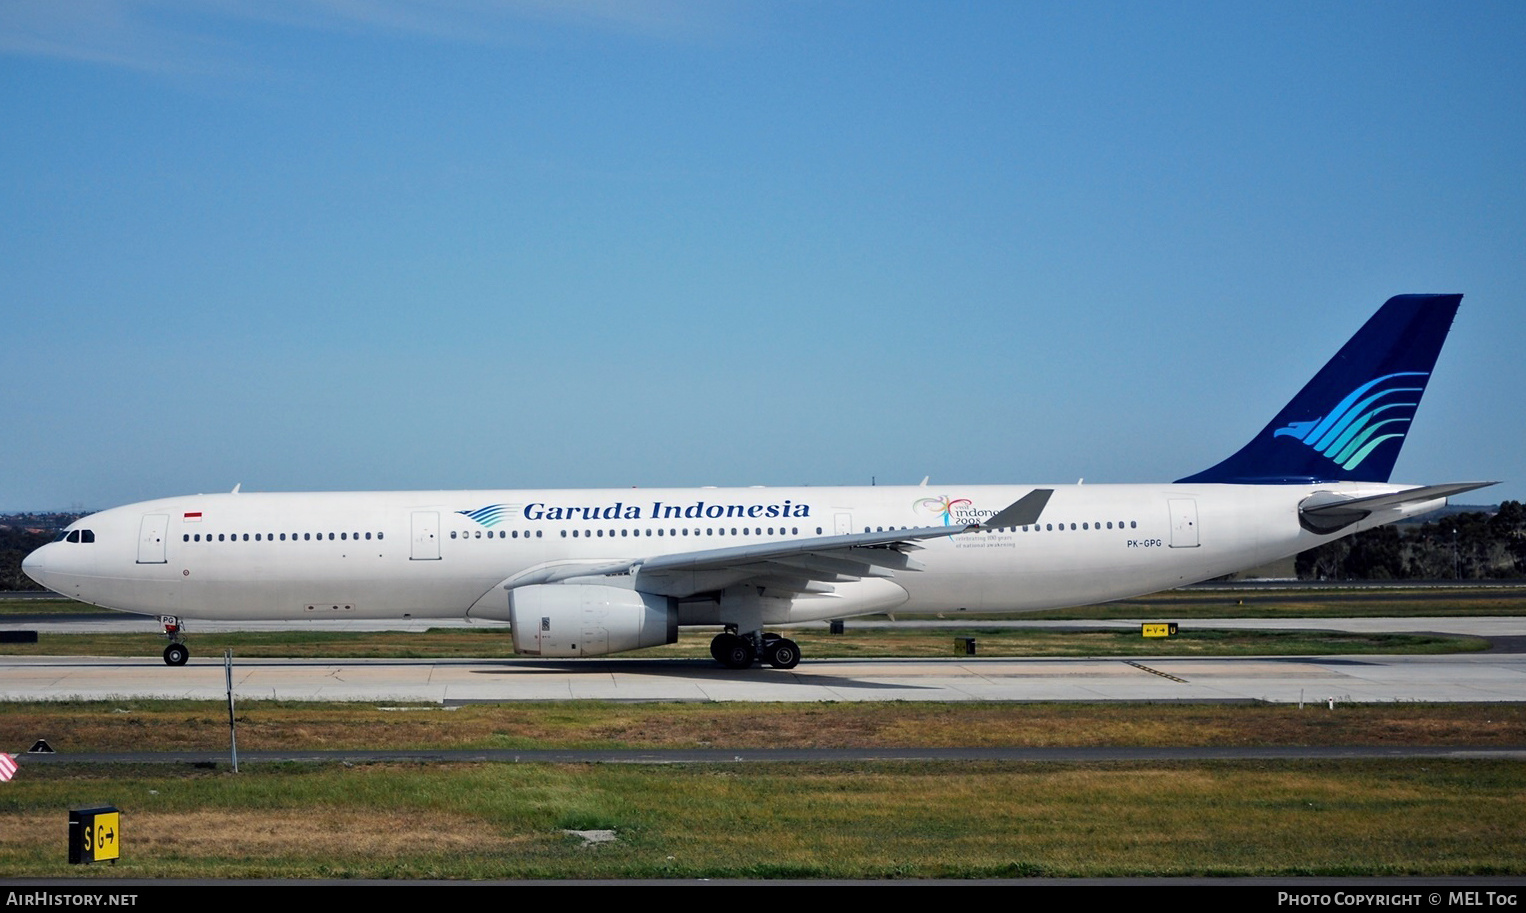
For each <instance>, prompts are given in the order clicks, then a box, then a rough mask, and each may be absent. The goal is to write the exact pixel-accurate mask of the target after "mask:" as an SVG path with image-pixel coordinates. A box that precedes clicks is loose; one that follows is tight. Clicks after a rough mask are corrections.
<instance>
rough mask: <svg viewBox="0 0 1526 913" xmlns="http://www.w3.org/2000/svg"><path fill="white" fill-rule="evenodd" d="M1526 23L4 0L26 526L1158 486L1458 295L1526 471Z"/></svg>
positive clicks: (1254, 15) (1441, 400) (1448, 418)
mask: <svg viewBox="0 0 1526 913" xmlns="http://www.w3.org/2000/svg"><path fill="white" fill-rule="evenodd" d="M1522 47H1526V6H1523V5H1522V4H1519V3H1487V2H1478V3H1468V4H1460V5H1458V4H1441V3H1421V4H1415V3H1399V2H1382V3H1360V2H1353V3H1340V4H1331V3H1276V4H1264V5H1252V4H1241V3H1227V2H1226V3H1169V4H1143V3H1102V2H1096V3H1017V2H1010V3H944V2H939V3H879V2H875V3H869V2H862V3H834V2H820V3H815V2H799V3H753V2H727V0H710V2H699V3H678V2H673V3H667V2H651V3H639V2H629V3H624V2H549V0H547V2H519V3H516V2H490V0H456V2H444V0H441V2H433V3H426V2H412V0H391V2H372V3H365V2H355V3H349V2H344V3H341V2H337V0H335V2H311V3H298V2H280V0H265V2H256V0H219V2H207V0H202V2H192V0H121V2H106V0H95V2H90V0H81V2H77V3H69V4H60V3H53V2H45V0H9V2H7V3H5V4H3V5H0V309H3V314H4V318H5V319H4V323H3V326H4V327H5V353H6V364H7V365H8V367H9V371H8V372H7V374H8V379H9V383H8V384H7V388H8V389H7V393H6V395H5V396H4V397H3V398H0V427H4V428H5V434H4V436H3V438H0V441H3V443H0V509H53V508H65V507H70V506H83V507H89V508H102V507H107V506H112V505H114V504H118V503H123V502H128V501H133V500H139V499H144V498H150V497H159V496H165V495H171V494H183V493H188V492H196V491H218V490H227V489H229V488H232V487H233V485H234V484H235V483H240V482H241V483H243V485H244V488H245V489H246V490H290V489H296V490H321V489H368V488H498V487H502V488H516V487H604V486H608V487H619V486H631V485H636V486H643V487H647V486H656V485H751V484H766V485H796V484H813V485H827V484H859V483H868V482H869V480H870V479H871V477H873V478H876V479H877V480H878V481H879V482H880V483H881V484H894V483H907V484H914V483H916V482H917V481H919V480H920V479H921V478H922V477H923V476H928V475H930V476H931V477H932V479H933V481H934V483H935V484H938V483H943V484H954V483H978V482H1041V481H1043V482H1068V481H1074V480H1075V479H1076V478H1078V477H1085V478H1086V479H1087V481H1089V482H1136V481H1164V480H1169V479H1173V478H1176V477H1179V476H1182V475H1186V474H1189V473H1192V472H1195V471H1197V470H1199V469H1202V468H1205V467H1206V466H1208V465H1211V464H1213V463H1215V462H1217V461H1218V460H1219V459H1221V458H1222V457H1224V456H1226V455H1228V454H1229V453H1230V452H1231V451H1233V450H1234V449H1236V448H1238V447H1239V446H1240V445H1241V444H1242V443H1243V442H1244V441H1245V440H1247V439H1248V438H1249V437H1250V436H1251V435H1252V434H1253V433H1254V432H1256V431H1257V430H1259V429H1260V427H1261V426H1262V425H1263V424H1265V423H1266V422H1267V421H1268V420H1269V419H1270V418H1271V416H1272V415H1273V414H1274V413H1275V412H1276V411H1277V410H1278V409H1279V408H1280V407H1281V406H1282V404H1283V403H1284V402H1285V401H1286V400H1287V399H1288V398H1289V397H1291V395H1292V394H1293V393H1294V392H1295V391H1296V390H1297V389H1298V388H1299V387H1300V386H1301V385H1302V384H1303V383H1304V382H1305V381H1306V380H1307V379H1308V378H1309V377H1310V376H1312V374H1313V372H1314V371H1315V370H1317V369H1318V368H1319V366H1320V365H1321V364H1323V363H1324V361H1325V360H1326V359H1327V358H1328V357H1329V356H1330V355H1331V354H1333V353H1334V351H1335V349H1336V348H1337V347H1338V346H1339V345H1340V344H1341V343H1342V342H1344V341H1345V339H1346V338H1347V337H1348V336H1349V335H1350V334H1351V333H1352V332H1354V331H1355V330H1356V328H1357V327H1358V326H1360V325H1361V323H1362V322H1363V321H1364V320H1365V319H1366V318H1367V317H1368V316H1369V315H1370V314H1371V313H1372V312H1373V311H1374V310H1375V309H1376V308H1377V307H1378V305H1380V304H1381V303H1382V302H1383V301H1384V300H1385V299H1387V298H1388V297H1389V296H1390V295H1393V294H1398V293H1403V292H1454V291H1455V292H1462V293H1464V294H1465V296H1466V297H1465V298H1464V300H1463V304H1462V309H1461V311H1460V312H1459V316H1458V319H1457V322H1456V324H1455V325H1454V329H1453V332H1452V336H1451V338H1450V339H1449V341H1448V343H1447V347H1446V349H1445V350H1444V351H1443V353H1442V357H1441V362H1440V365H1439V367H1438V370H1437V373H1436V376H1435V379H1434V380H1433V381H1432V383H1431V385H1430V389H1429V391H1428V393H1427V395H1426V401H1425V403H1424V405H1423V406H1422V408H1421V410H1420V414H1419V417H1418V419H1417V420H1416V423H1415V426H1414V428H1413V429H1412V432H1411V434H1410V437H1409V440H1408V442H1407V444H1406V447H1405V451H1404V453H1403V455H1402V456H1401V457H1400V459H1399V463H1398V467H1397V470H1396V474H1395V478H1396V480H1403V481H1415V482H1427V483H1429V482H1441V481H1449V480H1460V479H1479V478H1495V479H1504V480H1506V482H1505V484H1503V485H1501V486H1499V487H1497V488H1495V489H1491V490H1489V491H1488V492H1483V493H1480V494H1481V495H1482V496H1483V497H1479V498H1478V500H1486V499H1488V500H1495V499H1499V498H1515V499H1522V498H1526V456H1523V453H1526V422H1523V420H1522V416H1523V409H1522V396H1523V392H1522V391H1526V366H1523V365H1526V359H1523V354H1526V348H1523V343H1526V333H1523V327H1526V312H1523V309H1522V299H1521V290H1522V289H1523V288H1526V283H1523V278H1526V275H1523V273H1526V165H1523V163H1526V64H1523V61H1522V55H1521V53H1520V49H1521V48H1522Z"/></svg>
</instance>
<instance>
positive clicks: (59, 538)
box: [53, 529, 69, 542]
mask: <svg viewBox="0 0 1526 913" xmlns="http://www.w3.org/2000/svg"><path fill="white" fill-rule="evenodd" d="M67 535H69V531H68V530H67V529H61V530H59V531H58V535H56V536H54V537H53V541H54V542H62V541H64V537H65V536H67Z"/></svg>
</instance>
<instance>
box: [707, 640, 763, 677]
mask: <svg viewBox="0 0 1526 913" xmlns="http://www.w3.org/2000/svg"><path fill="white" fill-rule="evenodd" d="M710 655H711V656H713V657H715V661H716V662H718V663H720V664H721V665H723V666H725V667H726V668H728V669H746V668H748V667H749V666H751V665H752V663H753V660H754V659H756V658H757V657H756V656H755V655H754V654H753V652H752V643H751V642H750V641H748V640H747V639H746V638H744V637H738V636H737V635H735V634H717V635H716V636H715V639H714V640H712V641H710Z"/></svg>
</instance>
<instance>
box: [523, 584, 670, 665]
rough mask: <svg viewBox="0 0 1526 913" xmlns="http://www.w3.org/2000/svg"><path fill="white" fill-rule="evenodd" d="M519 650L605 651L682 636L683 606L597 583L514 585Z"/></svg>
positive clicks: (658, 643)
mask: <svg viewBox="0 0 1526 913" xmlns="http://www.w3.org/2000/svg"><path fill="white" fill-rule="evenodd" d="M509 622H510V624H511V625H513V631H514V651H515V652H516V653H528V654H531V655H533V656H604V655H605V654H607V653H620V652H622V651H625V650H637V649H640V648H641V647H657V646H661V645H662V644H671V643H677V641H678V607H677V605H676V604H675V602H674V600H673V599H671V598H669V597H667V596H653V595H651V594H648V593H638V592H636V591H635V590H627V589H621V588H620V587H613V586H598V585H594V584H542V585H539V586H526V587H518V588H515V589H512V590H509Z"/></svg>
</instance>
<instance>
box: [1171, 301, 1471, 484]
mask: <svg viewBox="0 0 1526 913" xmlns="http://www.w3.org/2000/svg"><path fill="white" fill-rule="evenodd" d="M1461 301H1462V296H1461V295H1396V296H1395V297H1393V298H1390V299H1388V303H1387V304H1384V305H1383V307H1381V308H1379V309H1378V312H1377V313H1376V314H1374V315H1373V316H1372V319H1371V320H1369V321H1367V323H1366V324H1365V325H1364V326H1363V327H1362V328H1361V329H1360V330H1358V331H1357V333H1356V335H1355V336H1353V337H1351V341H1350V342H1347V343H1346V345H1345V346H1344V347H1342V348H1341V350H1340V351H1339V352H1337V353H1336V355H1335V357H1334V358H1332V359H1330V361H1329V363H1327V364H1326V365H1325V366H1324V367H1323V368H1321V369H1320V372H1319V373H1318V374H1316V375H1314V379H1313V380H1311V381H1309V383H1308V384H1307V385H1306V386H1305V387H1304V388H1303V389H1302V390H1301V391H1299V393H1298V395H1297V396H1295V397H1293V400H1292V402H1290V403H1288V404H1287V405H1286V406H1284V407H1283V408H1282V411H1281V412H1279V413H1277V417H1276V418H1274V419H1272V422H1271V424H1269V425H1267V426H1266V427H1265V428H1263V429H1261V433H1260V434H1258V435H1256V436H1255V437H1254V438H1252V439H1251V442H1250V443H1249V444H1246V445H1245V446H1244V447H1242V448H1240V451H1239V452H1238V453H1236V454H1235V455H1234V456H1232V457H1230V458H1229V459H1227V460H1225V461H1224V462H1222V463H1220V464H1218V465H1217V466H1214V467H1212V468H1211V469H1205V470H1203V471H1202V472H1200V473H1198V474H1197V475H1191V476H1187V477H1186V478H1185V479H1178V480H1177V481H1178V482H1229V483H1234V484H1239V485H1287V484H1295V483H1301V482H1387V481H1388V476H1389V474H1390V473H1392V472H1393V468H1394V461H1395V460H1396V459H1398V457H1399V447H1400V445H1402V444H1403V443H1404V435H1405V434H1406V433H1408V431H1409V424H1410V421H1411V420H1412V419H1414V417H1415V409H1416V408H1417V407H1418V406H1419V405H1420V396H1421V394H1423V393H1424V392H1425V384H1426V381H1428V380H1430V378H1431V369H1432V368H1434V367H1435V365H1436V356H1437V355H1438V354H1439V353H1440V352H1441V343H1442V342H1443V341H1445V339H1446V336H1447V330H1449V329H1451V327H1452V318H1453V317H1454V316H1456V314H1457V305H1458V303H1459V302H1461Z"/></svg>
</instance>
